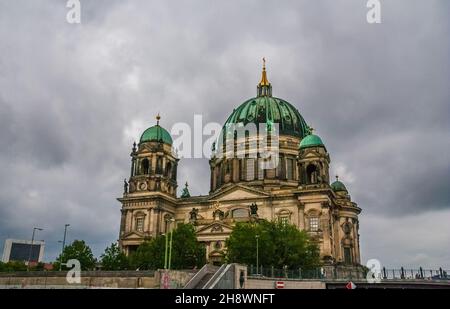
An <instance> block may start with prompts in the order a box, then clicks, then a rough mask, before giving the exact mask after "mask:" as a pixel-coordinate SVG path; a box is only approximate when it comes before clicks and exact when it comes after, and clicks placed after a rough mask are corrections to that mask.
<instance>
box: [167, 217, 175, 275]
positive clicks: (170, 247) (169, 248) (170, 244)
mask: <svg viewBox="0 0 450 309" xmlns="http://www.w3.org/2000/svg"><path fill="white" fill-rule="evenodd" d="M169 222H170V223H171V222H175V219H174V218H170V219H169V218H167V219H166V229H167V231H166V234H165V236H166V247H165V250H164V269H170V263H171V258H172V232H170V231H169V230H170V224H169ZM169 233H170V243H169Z"/></svg>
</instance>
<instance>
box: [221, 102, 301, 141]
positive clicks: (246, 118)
mask: <svg viewBox="0 0 450 309" xmlns="http://www.w3.org/2000/svg"><path fill="white" fill-rule="evenodd" d="M237 123H243V124H244V125H246V124H247V123H254V124H256V125H257V126H258V124H260V123H278V125H279V133H280V134H282V135H292V136H296V137H299V138H303V137H304V136H306V135H308V134H309V128H308V125H307V124H306V121H305V120H304V119H303V117H302V115H300V113H299V112H298V110H297V109H296V108H295V107H294V106H292V104H290V103H289V102H287V101H285V100H283V99H279V98H274V97H271V96H258V97H255V98H251V99H249V100H247V101H245V102H244V103H242V104H241V105H240V106H239V107H238V108H235V109H234V110H233V112H232V113H231V115H230V117H228V119H227V121H226V122H225V125H224V127H226V126H227V125H230V124H237Z"/></svg>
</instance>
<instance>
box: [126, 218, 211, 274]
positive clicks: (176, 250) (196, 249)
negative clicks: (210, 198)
mask: <svg viewBox="0 0 450 309" xmlns="http://www.w3.org/2000/svg"><path fill="white" fill-rule="evenodd" d="M167 236H168V238H169V239H170V233H169V234H168V235H167ZM165 248H166V236H165V235H160V236H157V237H155V238H152V239H151V240H150V241H146V242H144V243H143V244H141V245H140V246H139V247H138V249H137V250H136V252H135V253H134V254H132V255H131V264H132V266H133V268H134V269H141V270H142V269H162V268H164V252H165ZM205 262H206V252H205V247H204V246H203V245H202V244H201V243H199V242H198V241H197V237H196V235H195V230H194V227H193V226H192V225H191V224H181V225H179V226H178V227H177V228H176V229H175V230H174V231H173V235H172V262H171V268H172V269H183V268H192V267H194V266H197V267H200V266H202V265H203V264H205Z"/></svg>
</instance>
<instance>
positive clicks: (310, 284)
mask: <svg viewBox="0 0 450 309" xmlns="http://www.w3.org/2000/svg"><path fill="white" fill-rule="evenodd" d="M277 281H283V282H284V288H285V289H325V288H326V285H325V282H322V281H307V280H274V279H252V278H250V279H247V281H246V282H245V285H244V289H274V288H275V282H277Z"/></svg>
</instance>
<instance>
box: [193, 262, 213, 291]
mask: <svg viewBox="0 0 450 309" xmlns="http://www.w3.org/2000/svg"><path fill="white" fill-rule="evenodd" d="M217 269H219V267H217ZM217 269H216V270H214V271H213V270H211V271H209V272H207V273H206V274H205V275H204V276H203V278H201V279H200V281H199V282H198V283H197V284H196V285H195V286H194V289H203V288H204V287H205V285H206V283H208V281H209V279H211V278H212V276H214V274H215V273H216V271H217Z"/></svg>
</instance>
